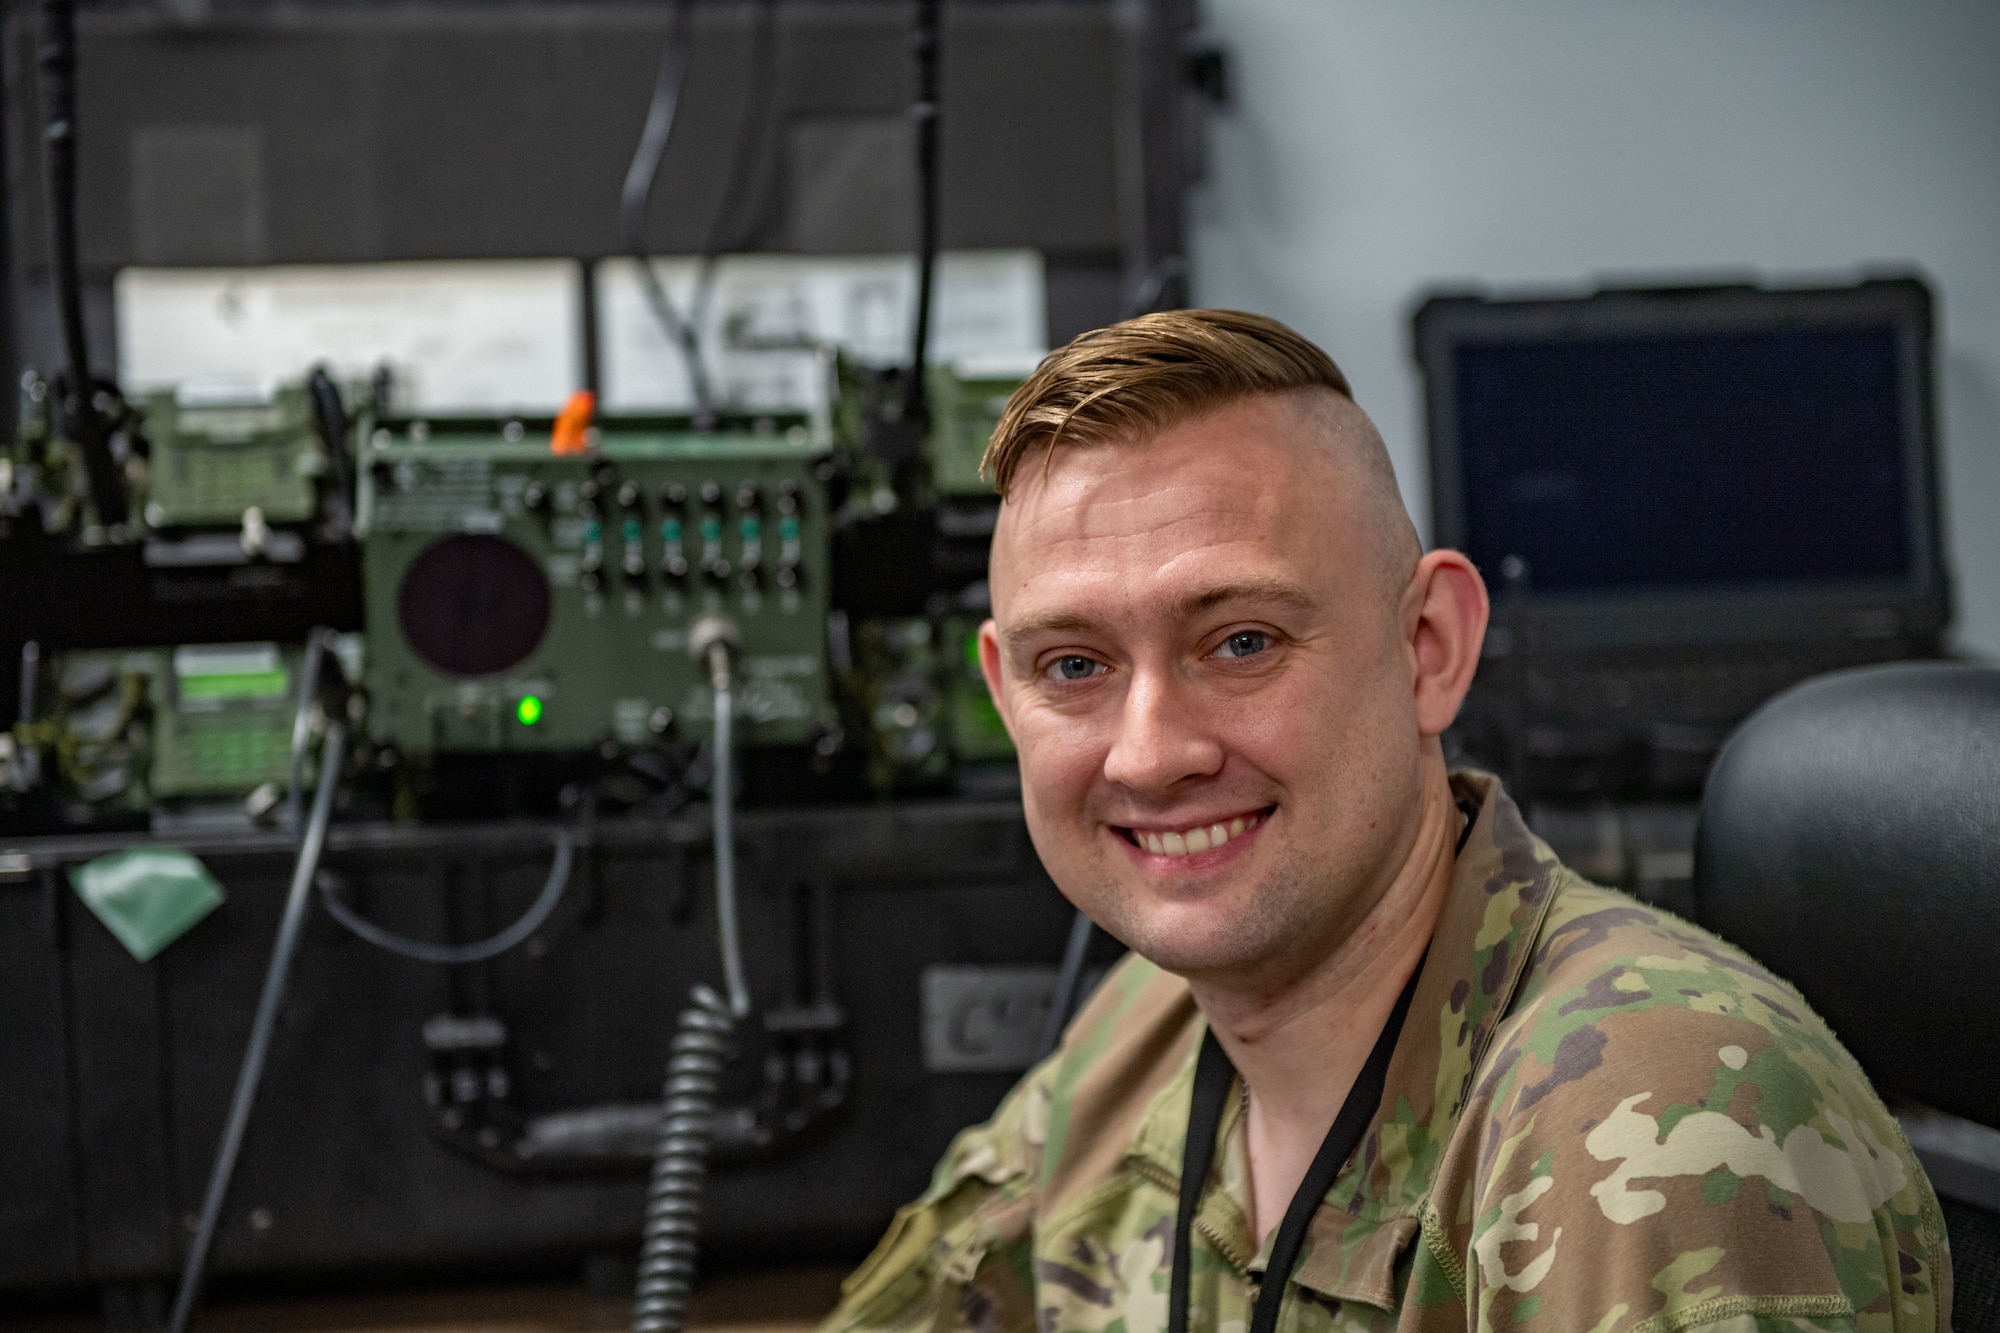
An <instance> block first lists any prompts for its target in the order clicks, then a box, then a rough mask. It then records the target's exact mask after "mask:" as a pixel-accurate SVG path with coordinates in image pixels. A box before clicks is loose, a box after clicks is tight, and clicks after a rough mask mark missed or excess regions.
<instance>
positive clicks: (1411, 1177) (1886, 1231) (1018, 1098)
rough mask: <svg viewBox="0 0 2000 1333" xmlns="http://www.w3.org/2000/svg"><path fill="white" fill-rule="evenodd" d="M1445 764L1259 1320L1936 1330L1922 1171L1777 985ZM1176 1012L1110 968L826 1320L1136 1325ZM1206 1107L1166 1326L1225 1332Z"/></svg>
mask: <svg viewBox="0 0 2000 1333" xmlns="http://www.w3.org/2000/svg"><path fill="white" fill-rule="evenodd" d="M1453 783H1454V786H1455V788H1456V789H1457V792H1458V794H1459V795H1460V796H1461V797H1463V798H1465V799H1467V800H1468V801H1470V802H1472V803H1473V804H1476V805H1477V806H1478V807H1479V814H1478V817H1477V819H1476V820H1475V821H1474V824H1473V827H1472V829H1471V832H1470V836H1469V839H1468V841H1467V843H1466V845H1465V849H1464V851H1463V853H1462V854H1461V856H1460V857H1459V861H1458V867H1457V871H1456V873H1455V875H1454V878H1453V881H1452V886H1451V890H1450V895H1449V898H1448V900H1447V903H1446V906H1445V908H1444V911H1443V915H1442V917H1441V919H1440V921H1439V924H1438V928H1437V932H1436V934H1435V936H1434V937H1433V940H1432V944H1431V950H1430V955H1429V959H1428V961H1427V962H1426V964H1425V968H1424V974H1423V976H1422V978H1421V980H1420V981H1419V983H1418V988H1417V991H1416V994H1415V998H1414V1001H1413V1004H1412V1008H1411V1010H1410V1016H1409V1019H1408V1021H1407V1023H1406V1024H1405V1026H1404V1029H1403V1033H1402V1036H1401V1039H1400V1040H1399V1042H1398V1044H1397V1047H1396V1051H1395V1055H1394V1058H1393V1061H1392V1063H1391V1065H1390V1068H1389V1075H1388V1083H1387V1088H1386V1091H1385V1093H1384V1095H1383V1099H1382V1104H1381V1108H1380V1110H1379V1111H1378V1112H1377V1114H1376V1118H1375V1121H1374V1123H1373V1125H1372V1126H1371V1127H1370V1129H1369V1132H1368V1134H1367V1136H1366V1137H1365V1138H1364V1139H1363V1140H1362V1144H1361V1146H1360V1148H1359V1149H1358V1150H1357V1151H1356V1153H1355V1155H1354V1157H1353V1158H1352V1159H1350V1160H1349V1162H1348V1163H1347V1165H1346V1167H1345V1168H1344V1169H1343V1170H1342V1172H1341V1174H1340V1176H1339V1177H1338V1179H1337V1180H1336V1181H1335V1182H1334V1186H1333V1188H1332V1190H1331V1191H1329V1192H1328V1194H1327V1196H1326V1198H1325V1200H1324V1202H1322V1203H1321V1204H1320V1207H1319V1211H1318V1213H1317V1215H1316V1216H1315V1218H1314V1220H1313V1223H1312V1226H1311V1230H1310V1232H1309V1234H1308V1237H1307V1241H1306V1246H1305V1249H1304V1252H1303V1254H1302V1257H1301V1259H1300V1261H1299V1264H1298V1267H1297V1269H1296V1270H1295V1271H1294V1273H1293V1274H1292V1286H1291V1289H1290V1292H1289V1294H1288V1297H1287V1300H1286V1302H1285V1306H1284V1313H1283V1315H1282V1316H1281V1318H1280V1320H1279V1325H1278V1327H1279V1329H1280V1330H1281V1333H1334V1331H1335V1330H1362V1329H1366V1330H1377V1331H1379V1330H1388V1329H1400V1330H1406V1331H1409V1333H1442V1331H1443V1330H1461V1329H1465V1330H1469V1329H1477V1330H1481V1333H1485V1331H1486V1330H1503V1329H1504V1330H1508V1331H1509V1333H1615V1331H1621V1330H1622V1331H1626V1333H1666V1331H1667V1330H1728V1331H1729V1333H1751V1331H1752V1330H1767V1329H1823V1330H1857V1331H1861V1330H1865V1331H1866V1333H1877V1331H1878V1330H1880V1331H1882V1333H1886V1331H1887V1330H1892V1329H1893V1330H1897V1331H1898V1333H1908V1331H1914V1330H1922V1333H1944V1330H1946V1329H1948V1328H1949V1318H1950V1290H1951V1277H1950V1260H1949V1257H1948V1255H1947V1252H1946V1248H1945V1237H1944V1230H1943V1224H1942V1222H1941V1221H1940V1219H1939V1216H1938V1207H1937V1201H1936V1199H1935V1198H1934V1197H1933V1195H1932V1193H1931V1189H1930V1185H1929V1182H1927V1181H1926V1180H1925V1179H1924V1175H1923V1172H1922V1170H1921V1169H1920V1168H1919V1167H1918V1165H1917V1162H1916V1159H1915V1157H1914V1156H1913V1155H1912V1153H1911V1151H1910V1147H1909V1144H1908V1142H1907V1141H1906V1140H1905V1139H1904V1137H1903V1134H1902V1131H1901V1129H1900V1128H1899V1127H1898V1125H1897V1124H1896V1121H1895V1119H1894V1118H1893V1117H1892V1116H1890V1115H1889V1113H1888V1112H1887V1111H1886V1110H1885V1109H1884V1107H1883V1105H1882V1103H1881V1101H1880V1099H1879V1098H1877V1096H1876V1095H1875V1093H1874V1091H1873V1090H1872V1089H1871V1088H1870V1087H1869V1084H1868V1081H1867V1079H1866V1078H1865V1077H1864V1076H1863V1075H1862V1073H1861V1071H1860V1070H1859V1069H1858V1068H1857V1067H1856V1066H1855V1064H1854V1061H1853V1059H1852V1058H1851V1057H1850V1056H1849V1055H1848V1054H1847V1052H1846V1051H1845V1050H1844V1049H1842V1048H1841V1046H1840V1044H1839V1043H1838V1042H1837V1041H1836V1040H1835V1039H1834V1037H1833V1035H1832V1034H1831V1033H1830V1032H1829V1031H1828V1030H1827V1028H1826V1026H1825V1025H1824V1024H1823V1023H1822V1022H1820V1020H1819V1019H1818V1018H1817V1017H1815V1016H1814V1015H1813V1013H1812V1012H1811V1010H1809V1009H1808V1008H1807V1007H1806V1005H1805V1002H1804V1001H1803V1000H1801V999H1800V998H1799V995H1798V993H1797V992H1796V991H1795V990H1793V989H1792V988H1791V987H1790V986H1789V985H1787V984H1786V983H1784V982H1782V981H1780V980H1778V979H1777V978H1776V977H1774V976H1772V975H1771V974H1770V973H1769V972H1766V971H1765V970H1764V969H1763V968H1761V967H1759V966H1758V965H1757V964H1756V963H1754V962H1752V961H1751V960H1750V959H1748V958H1746V957H1745V956H1744V955H1743V954H1742V953H1741V952H1740V951H1738V950H1736V949H1734V948H1732V947H1731V946H1729V945H1727V944H1724V943H1722V942H1721V941H1720V940H1717V939H1716V938H1715V937H1714V936H1712V935H1709V934H1707V933H1705V932H1704V931H1701V930H1699V929H1697V928H1695V927H1693V926H1690V925H1688V924H1687V923H1685V922H1683V921H1680V920H1678V919H1676V918H1675V917H1672V916H1670V915H1668V914H1666V913H1664V912H1660V911H1657V910H1655V909H1653V908H1650V907H1646V906H1643V905H1641V904H1640V903H1638V902H1636V901H1635V900H1633V899H1631V898H1627V897H1625V896H1624V895H1622V894H1618V893H1614V892H1611V891H1609V890H1606V889H1601V888H1598V887H1596V886H1594V885H1591V884H1589V883H1586V882H1585V881H1583V880H1581V879H1579V878H1578V877H1577V876H1576V875H1574V874H1573V873H1571V872H1570V871H1569V870H1567V869H1566V868H1564V867H1563V866H1562V865H1561V864H1560V863H1559V862H1558V861H1557V860H1556V858H1555V855H1554V854H1553V853H1552V852H1551V851H1550V850H1549V848H1548V847H1547V846H1546V845H1545V844H1543V843H1542V842H1541V841H1540V840H1539V839H1537V838H1536V837H1535V836H1534V835H1533V834H1532V833H1531V832H1529V830H1528V828H1527V826H1526V825H1525V824H1524V823H1523V821H1522V819H1521V817H1520V814H1519V813H1518V811H1517V810H1516V809H1515V806H1514V804H1513V802H1512V801H1511V800H1509V799H1508V797H1507V796H1506V795H1505V793H1503V792H1502V791H1501V790H1500V786H1499V784H1498V783H1497V782H1496V781H1495V780H1493V779H1492V778H1490V777H1488V776H1486V775H1483V774H1474V773H1465V774H1458V775H1455V776H1454V778H1453ZM1885 980H1887V979H1885ZM1202 1031H1203V1022H1202V1018H1201V1014H1200V1013H1199V1011H1198V1010H1197V1009H1196V1008H1195V1005H1194V1002H1193V1000H1192V999H1191V998H1190V997H1189V994H1188V990H1187V986H1186V984H1185V983H1184V982H1182V981H1181V980H1179V979H1178V978H1176V977H1173V976H1170V975H1167V974H1165V973H1162V972H1161V971H1160V970H1159V969H1157V968H1155V967H1153V966H1152V965H1151V964H1149V963H1146V962H1145V961H1143V960H1141V959H1138V958H1135V957H1128V958H1127V959H1126V960H1125V961H1124V962H1123V963H1121V964H1120V965H1119V966H1118V967H1117V969H1116V970H1115V971H1114V972H1113V973H1112V974H1111V976H1109V977H1108V978H1107V979H1106V981H1105V982H1104V984H1103V985H1102V986H1101V987H1099V989H1098V992H1097V994H1096V995H1095V996H1094V997H1093V998H1092V999H1091V1001H1090V1003H1089V1004H1088V1005H1087V1006H1086V1007H1085V1009H1084V1010H1083V1012H1082V1013H1080V1014H1079V1015H1078V1016H1077V1018H1076V1020H1075V1022H1074V1023H1072V1024H1071V1026H1070V1030H1069V1032H1068V1034H1067V1035H1066V1037H1065V1039H1064V1042H1063V1045H1062V1048H1061V1049H1060V1050H1059V1051H1058V1052H1057V1053H1056V1054H1055V1055H1054V1056H1052V1057H1050V1059H1049V1060H1047V1061H1046V1062H1044V1063H1043V1064H1042V1065H1040V1066H1039V1067H1037V1068H1036V1069H1034V1070H1033V1071H1031V1072H1030V1073H1029V1074H1028V1075H1027V1076H1026V1077H1025V1078H1024V1079H1023V1080H1022V1081H1021V1082H1020V1084H1019V1085H1017V1086H1016V1088H1015V1089H1014V1091H1013V1092H1012V1093H1010V1094H1009V1095H1008V1097H1007V1099H1006V1100H1005V1101H1004V1102H1003V1103H1002V1104H1001V1106H1000V1109H999V1111H998V1112H997V1113H996V1114H995V1115H994V1117H993V1119H992V1120H991V1121H989V1122H988V1123H987V1124H985V1125H982V1126H979V1127H978V1128H975V1129H970V1130H967V1131H966V1132H965V1133H963V1134H961V1135H960V1136H959V1138H958V1139H957V1141H956V1142H954V1143H953V1145H952V1147H951V1149H950V1151H949V1152H947V1153H946V1155H945V1158H944V1160H943V1162H942V1163H940V1164H939V1166H938V1168H937V1172H936V1174H935V1176H934V1178H933V1180H932V1183H931V1187H930V1189H929V1190H928V1191H927V1192H926V1193H925V1194H924V1196H923V1197H922V1198H921V1199H919V1200H918V1201H917V1202H916V1203H914V1204H912V1205H910V1206H909V1207H908V1208H905V1209H904V1210H903V1211H902V1212H901V1213H900V1214H898V1215H897V1218H896V1221H895V1223H894V1225H893V1226H892V1227H891V1228H890V1230H889V1233H888V1235H887V1236H886V1237H884V1239H883V1241H882V1243H881V1245H880V1246H879V1247H878V1248H877V1249H876V1251H875V1253H874V1255H873V1256H871V1257H870V1258H869V1259H868V1261H867V1262H866V1263H864V1264H863V1265H862V1267H861V1268H860V1269H859V1270H858V1271H856V1272H855V1274H854V1275H853V1276H852V1277H851V1278H849V1279H848V1282H847V1285H846V1287H845V1288H844V1292H845V1296H844V1299H843V1301H842V1303H841V1306H840V1308H839V1309H838V1310H837V1311H836V1312H835V1313H834V1315H833V1316H832V1317H831V1318H830V1320H829V1321H828V1323H827V1324H826V1326H825V1329H826V1331H827V1333H846V1331H847V1330H872V1329H919V1328H921V1329H936V1330H947V1329H959V1328H967V1329H976V1330H981V1333H985V1331H987V1330H1008V1331H1010V1333H1011V1331H1012V1330H1021V1331H1022V1333H1028V1331H1029V1330H1039V1333H1070V1331H1071V1330H1078V1331H1080V1333H1081V1331H1087V1333H1157V1331H1158V1330H1161V1329H1164V1328H1165V1327H1166V1324H1167V1280H1168V1272H1169V1265H1170V1254H1169V1249H1170V1246H1171V1245H1172V1243H1173V1222H1174V1210H1175V1205H1176V1199H1177V1195H1178V1189H1179V1185H1178V1180H1179V1172H1180V1163H1181V1149H1182V1141H1183V1136H1184V1134H1185V1132H1186V1126H1187V1119H1188V1104H1189V1099H1190V1096H1191V1089H1192V1083H1193V1071H1194V1056H1195V1052H1196V1050H1197V1049H1198V1047H1199V1044H1200V1039H1201V1035H1202ZM1229 1106H1230V1109H1229V1110H1228V1111H1227V1112H1225V1115H1224V1118H1223V1121H1222V1125H1221V1129H1220V1133H1219V1141H1218V1144H1217V1153H1216V1165H1215V1168H1214V1173H1213V1175H1212V1176H1211V1178H1210V1180H1209V1182H1208V1184H1207V1187H1206V1190H1205V1192H1204V1194H1203V1196H1202V1200H1201V1206H1200V1210H1199V1212H1198V1213H1197V1215H1196V1218H1195V1222H1194V1229H1193V1241H1192V1243H1193V1246H1194V1253H1193V1255H1192V1272H1193V1286H1192V1301H1191V1305H1192V1309H1193V1313H1192V1318H1191V1319H1190V1324H1189V1327H1190V1330H1191V1333H1242V1330H1243V1329H1245V1328H1246V1327H1247V1326H1248V1321H1249V1314H1250V1307H1251V1305H1252V1303H1253V1302H1254V1300H1255V1296H1256V1290H1257V1283H1258V1280H1259V1278H1260V1277H1261V1275H1262V1272H1263V1268H1264V1255H1263V1254H1262V1253H1260V1252H1259V1250H1258V1246H1257V1242H1256V1240H1255V1238H1254V1235H1253V1232H1252V1230H1251V1225H1250V1221H1249V1198H1250V1192H1249V1183H1248V1180H1249V1177H1248V1170H1247V1156H1246V1148H1245V1139H1244V1126H1243V1121H1242V1116H1241V1113H1240V1099H1239V1098H1236V1097H1231V1099H1230V1102H1229Z"/></svg>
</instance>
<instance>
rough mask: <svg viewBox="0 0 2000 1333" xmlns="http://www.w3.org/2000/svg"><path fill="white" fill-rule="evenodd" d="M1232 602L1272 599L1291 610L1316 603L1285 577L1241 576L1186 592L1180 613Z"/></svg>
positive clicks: (1194, 612) (1313, 605)
mask: <svg viewBox="0 0 2000 1333" xmlns="http://www.w3.org/2000/svg"><path fill="white" fill-rule="evenodd" d="M1232 602H1265V603H1272V602H1275V603H1277V604H1278V605H1280V606H1285V607H1289V608H1290V609H1292V610H1294V611H1310V610H1313V609H1314V608H1315V607H1317V606H1318V605H1319V600H1318V599H1317V598H1315V597H1314V596H1313V595H1312V594H1311V593H1309V592H1307V591H1306V590H1305V589H1304V588H1301V587H1300V586H1299V585H1298V584H1296V583H1291V582H1288V581H1286V580H1284V579H1240V580H1237V581H1234V582H1230V583H1218V584H1216V585H1215V586H1214V587H1212V588H1203V589H1201V590H1200V591H1199V592H1192V593H1189V594H1188V595H1187V596H1186V597H1183V598H1182V599H1181V614H1182V615H1198V614H1200V613H1201V612H1203V611H1213V610H1214V609H1215V608H1216V607H1218V606H1227V605H1229V604H1230V603H1232Z"/></svg>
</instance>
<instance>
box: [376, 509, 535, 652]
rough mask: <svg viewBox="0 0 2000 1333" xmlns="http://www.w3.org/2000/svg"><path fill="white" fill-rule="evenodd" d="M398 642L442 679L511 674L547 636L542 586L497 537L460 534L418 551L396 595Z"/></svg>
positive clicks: (531, 563) (529, 559) (517, 552)
mask: <svg viewBox="0 0 2000 1333" xmlns="http://www.w3.org/2000/svg"><path fill="white" fill-rule="evenodd" d="M396 619H397V622H398V623H399V624H400V625H401V626H402V630H403V641H404V642H405V643H407V644H409V645H410V648H411V651H413V652H415V653H416V655H417V656H418V657H420V658H422V659H423V660H424V661H425V662H426V663H428V664H429V665H431V666H433V667H435V668H436V669H437V670H439V671H442V672H444V673H445V674H446V675H448V676H491V675H494V674H496V673H498V672H501V671H505V670H507V669H509V668H510V667H514V666H518V665H520V664H521V663H522V662H524V661H526V660H527V659H528V656H529V654H531V653H533V652H534V651H535V649H536V648H537V647H538V646H540V644H541V642H542V636H543V635H544V634H545V633H547V632H548V628H549V581H548V579H547V577H545V576H544V575H543V573H542V569H541V566H540V565H539V564H538V563H537V562H536V560H535V558H534V557H533V556H531V555H529V554H528V553H527V552H526V551H524V550H522V549H521V548H520V547H519V546H517V545H515V544H514V543H513V542H510V541H508V540H507V539H506V538H505V537H489V536H482V535H474V534H462V535H459V536H455V537H445V538H441V539H440V540H438V541H435V542H432V543H431V544H430V545H429V546H427V547H425V548H424V549H423V551H422V552H421V553H420V554H419V555H418V556H417V558H416V559H415V560H413V561H411V562H410V567H409V569H407V570H405V571H404V573H403V584H402V587H401V588H400V589H398V590H397V593H396Z"/></svg>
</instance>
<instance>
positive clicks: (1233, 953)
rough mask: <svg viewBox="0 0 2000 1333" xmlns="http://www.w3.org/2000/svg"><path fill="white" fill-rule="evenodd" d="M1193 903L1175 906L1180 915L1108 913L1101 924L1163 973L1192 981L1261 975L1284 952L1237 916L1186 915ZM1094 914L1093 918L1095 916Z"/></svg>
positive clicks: (1196, 912) (1172, 912)
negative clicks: (1259, 973) (1278, 954)
mask: <svg viewBox="0 0 2000 1333" xmlns="http://www.w3.org/2000/svg"><path fill="white" fill-rule="evenodd" d="M1191 906H1195V905H1190V904H1176V905H1175V907H1176V909H1178V910H1165V911H1160V910H1155V911H1141V912H1127V913H1107V914H1105V915H1103V916H1099V917H1098V918H1097V919H1098V920H1100V921H1102V922H1104V923H1105V928H1106V929H1107V930H1109V931H1110V932H1111V933H1112V934H1113V935H1115V936H1117V937H1118V939H1119V940H1121V941H1122V942H1123V943H1124V944H1125V946H1126V947H1127V948H1129V949H1131V950H1132V952H1133V953H1136V954H1138V955H1139V956H1140V957H1141V958H1144V959H1146V960H1147V961H1148V962H1151V963H1153V964H1155V965H1156V966H1158V967H1160V968H1161V969H1162V970H1164V971H1167V972H1172V973H1174V974H1175V975H1176V976H1182V977H1186V978H1188V979H1189V980H1193V981H1201V980H1207V979H1211V978H1213V979H1218V980H1220V979H1224V978H1229V977H1241V976H1248V975H1252V974H1255V973H1257V972H1260V971H1262V970H1263V969H1264V968H1265V967H1267V966H1268V965H1269V964H1270V963H1271V962H1272V960H1273V958H1274V956H1275V955H1276V954H1277V953H1279V952H1280V951H1281V945H1282V941H1281V940H1279V939H1270V938H1265V935H1266V932H1265V931H1262V930H1258V929H1256V928H1255V927H1253V926H1252V925H1251V924H1250V923H1249V922H1248V921H1245V920H1242V919H1238V918H1236V914H1233V913H1232V914H1228V915H1224V914H1222V913H1218V912H1216V911H1214V910H1213V908H1214V906H1215V905H1214V904H1201V905H1199V907H1206V908H1208V909H1210V910H1207V911H1202V910H1199V907H1197V908H1196V910H1188V909H1189V908H1190V907H1191ZM1093 915H1095V914H1093Z"/></svg>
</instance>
